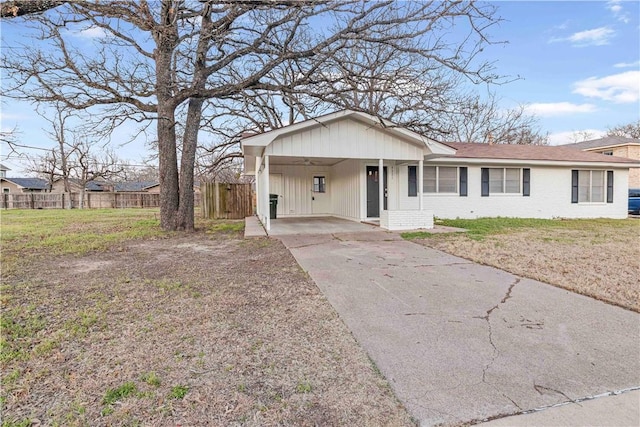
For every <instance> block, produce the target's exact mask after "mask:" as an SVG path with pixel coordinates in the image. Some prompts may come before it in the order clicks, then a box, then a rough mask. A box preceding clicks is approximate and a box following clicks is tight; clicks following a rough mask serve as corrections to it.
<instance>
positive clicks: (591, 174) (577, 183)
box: [571, 170, 613, 203]
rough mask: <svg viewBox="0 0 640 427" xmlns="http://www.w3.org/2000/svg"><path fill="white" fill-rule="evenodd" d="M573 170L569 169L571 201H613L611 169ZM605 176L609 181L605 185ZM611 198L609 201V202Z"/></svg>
mask: <svg viewBox="0 0 640 427" xmlns="http://www.w3.org/2000/svg"><path fill="white" fill-rule="evenodd" d="M606 172H607V174H606V175H605V171H601V170H573V171H571V181H572V182H571V186H572V194H571V203H604V201H605V194H606V195H607V202H608V203H612V202H613V171H606ZM605 176H606V177H607V178H609V180H608V181H609V183H607V185H605ZM609 200H611V202H609Z"/></svg>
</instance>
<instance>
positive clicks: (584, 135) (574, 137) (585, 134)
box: [569, 130, 596, 144]
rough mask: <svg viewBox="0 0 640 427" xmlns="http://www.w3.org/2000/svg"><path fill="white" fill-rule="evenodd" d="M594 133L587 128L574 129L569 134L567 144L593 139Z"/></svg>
mask: <svg viewBox="0 0 640 427" xmlns="http://www.w3.org/2000/svg"><path fill="white" fill-rule="evenodd" d="M595 137H596V134H595V133H593V132H591V131H588V130H574V131H573V132H572V133H571V136H569V144H575V143H578V142H583V141H589V140H590V139H594V138H595Z"/></svg>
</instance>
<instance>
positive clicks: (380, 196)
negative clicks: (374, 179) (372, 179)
mask: <svg viewBox="0 0 640 427" xmlns="http://www.w3.org/2000/svg"><path fill="white" fill-rule="evenodd" d="M385 184H386V183H385V182H384V160H383V159H380V160H378V212H379V214H378V217H379V218H381V217H382V211H383V210H384V185H385Z"/></svg>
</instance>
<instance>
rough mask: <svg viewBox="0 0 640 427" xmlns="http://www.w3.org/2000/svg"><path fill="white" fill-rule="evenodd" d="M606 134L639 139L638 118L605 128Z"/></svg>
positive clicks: (639, 124)
mask: <svg viewBox="0 0 640 427" xmlns="http://www.w3.org/2000/svg"><path fill="white" fill-rule="evenodd" d="M607 136H622V137H624V138H635V139H640V120H638V121H637V122H632V123H627V124H624V125H618V126H614V127H612V128H609V129H607Z"/></svg>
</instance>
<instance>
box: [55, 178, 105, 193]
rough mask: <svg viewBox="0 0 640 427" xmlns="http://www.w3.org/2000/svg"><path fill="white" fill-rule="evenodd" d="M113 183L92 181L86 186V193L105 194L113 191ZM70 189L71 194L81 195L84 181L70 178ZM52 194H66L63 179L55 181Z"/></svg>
mask: <svg viewBox="0 0 640 427" xmlns="http://www.w3.org/2000/svg"><path fill="white" fill-rule="evenodd" d="M113 187H114V186H113V183H111V182H108V181H104V180H98V179H96V180H92V181H88V182H87V183H86V184H85V186H84V191H90V192H100V191H102V192H104V191H113ZM69 189H70V190H71V193H79V192H81V191H82V180H79V179H77V178H69ZM51 192H52V193H64V180H63V179H62V178H57V179H56V180H54V181H53V185H52V186H51Z"/></svg>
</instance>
